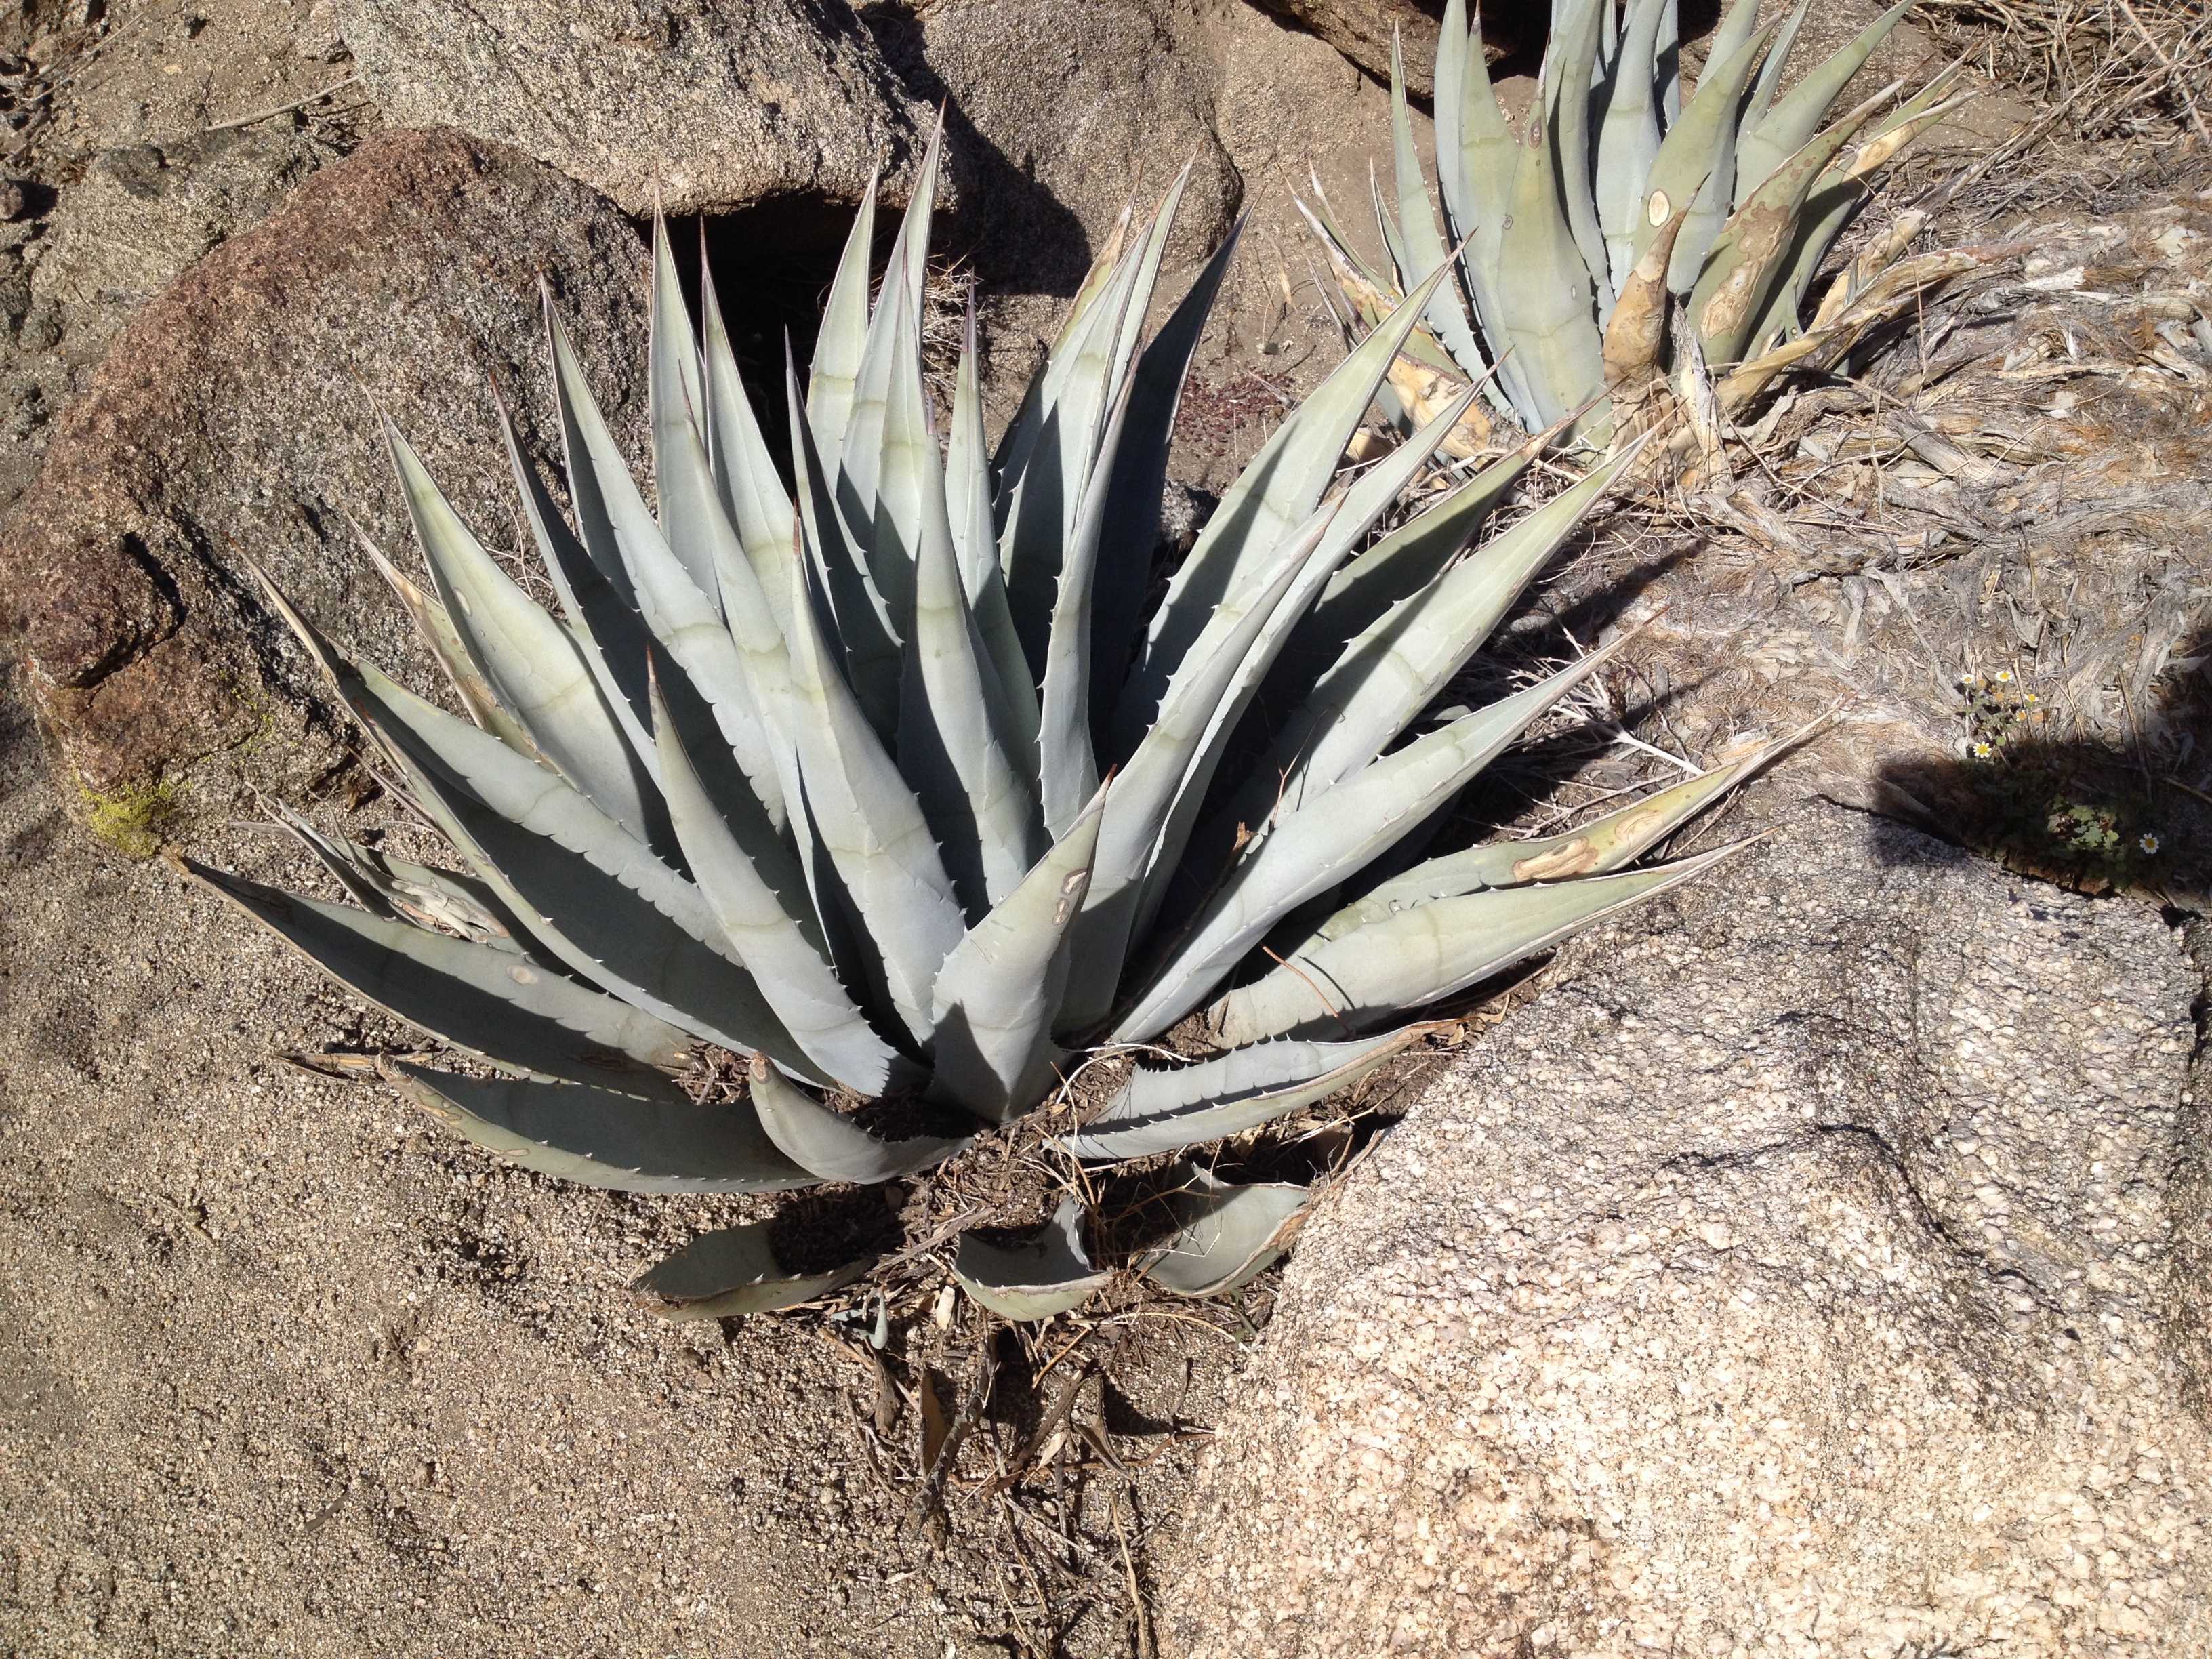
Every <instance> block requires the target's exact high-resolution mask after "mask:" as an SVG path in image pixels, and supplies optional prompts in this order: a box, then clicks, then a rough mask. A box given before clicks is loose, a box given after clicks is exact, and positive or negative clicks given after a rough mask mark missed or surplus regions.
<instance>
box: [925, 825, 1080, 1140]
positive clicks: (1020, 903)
mask: <svg viewBox="0 0 2212 1659" xmlns="http://www.w3.org/2000/svg"><path fill="white" fill-rule="evenodd" d="M1105 799H1106V794H1105V792H1104V791H1103V790H1102V791H1100V792H1099V793H1097V794H1096V795H1094V796H1093V797H1092V799H1091V804H1090V805H1088V806H1086V807H1085V809H1084V811H1082V813H1081V814H1080V815H1079V816H1078V817H1077V818H1076V820H1075V822H1074V823H1072V824H1071V825H1069V826H1068V829H1067V831H1066V834H1064V835H1062V836H1060V839H1059V840H1058V841H1056V842H1054V843H1053V846H1052V848H1051V850H1050V851H1048V853H1046V854H1045V855H1044V856H1043V857H1042V859H1040V860H1037V864H1036V868H1035V869H1033V870H1031V871H1030V872H1029V874H1028V875H1027V876H1026V877H1025V878H1024V879H1023V881H1022V884H1021V885H1019V886H1018V887H1017V888H1015V889H1014V890H1013V891H1012V893H1011V894H1009V895H1008V896H1006V898H1005V899H1003V900H1002V901H1000V903H999V905H998V906H997V908H994V909H993V910H992V912H991V914H990V915H987V916H986V917H984V918H983V920H982V921H979V922H977V923H976V924H975V927H972V928H970V929H969V932H968V935H967V937H966V938H964V939H962V940H961V941H960V943H959V945H957V946H956V947H955V948H954V950H953V951H952V953H951V955H950V956H948V957H945V967H944V969H942V971H940V972H939V975H938V976H937V987H936V990H935V993H934V1006H933V1010H932V1013H933V1017H934V1018H935V1020H936V1023H937V1041H936V1044H935V1047H934V1048H933V1051H932V1058H933V1065H934V1067H935V1073H936V1088H937V1091H938V1093H939V1095H940V1096H942V1097H944V1098H945V1099H948V1100H954V1101H957V1102H959V1103H961V1104H962V1105H963V1106H965V1107H967V1108H968V1109H969V1110H971V1111H975V1112H979V1113H984V1114H987V1115H991V1116H994V1117H996V1118H998V1119H999V1120H1000V1121H1006V1119H1008V1118H1011V1117H1013V1116H1015V1115H1018V1114H1019V1113H1021V1112H1024V1111H1026V1110H1027V1109H1029V1108H1030V1107H1031V1106H1033V1105H1035V1104H1036V1103H1037V1102H1038V1101H1039V1100H1041V1099H1042V1098H1043V1097H1044V1096H1045V1094H1046V1092H1047V1091H1048V1089H1049V1088H1050V1086H1051V1083H1052V1078H1053V1066H1054V1061H1056V1060H1058V1059H1059V1057H1060V1050H1059V1048H1057V1046H1055V1045H1054V1042H1053V1040H1052V1030H1053V1024H1054V1021H1055V1020H1056V1019H1057V1018H1059V1016H1060V999H1061V997H1062V995H1063V994H1065V992H1066V988H1067V962H1068V945H1069V941H1070V939H1071V938H1072V936H1073V929H1074V923H1075V919H1076V917H1077V916H1078V915H1080V914H1081V912H1082V908H1083V900H1084V896H1085V894H1086V893H1087V892H1089V891H1090V889H1091V860H1092V859H1093V857H1094V856H1096V854H1097V846H1098V821H1099V817H1100V815H1101V811H1102V809H1103V806H1104V805H1105Z"/></svg>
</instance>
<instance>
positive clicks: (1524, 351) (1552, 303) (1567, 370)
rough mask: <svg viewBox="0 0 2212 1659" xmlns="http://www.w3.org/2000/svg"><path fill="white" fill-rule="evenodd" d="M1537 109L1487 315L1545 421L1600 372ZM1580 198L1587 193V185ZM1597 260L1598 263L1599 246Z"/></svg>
mask: <svg viewBox="0 0 2212 1659" xmlns="http://www.w3.org/2000/svg"><path fill="white" fill-rule="evenodd" d="M1584 3H1585V4H1586V3H1587V0H1584ZM1547 72H1548V71H1547ZM1544 108H1545V106H1544V105H1543V104H1542V103H1541V102H1540V103H1539V104H1538V106H1536V107H1535V108H1534V110H1532V111H1531V112H1530V114H1529V119H1528V125H1527V127H1526V128H1525V129H1524V131H1523V135H1522V143H1521V157H1520V161H1519V163H1518V164H1517V165H1516V167H1515V168H1514V170H1513V195H1512V198H1511V204H1510V210H1509V211H1508V213H1507V216H1506V219H1505V222H1504V229H1503V231H1502V233H1501V240H1500V242H1499V246H1498V266H1499V270H1500V271H1501V273H1503V274H1504V276H1505V280H1504V281H1502V282H1501V283H1500V284H1499V290H1498V295H1497V299H1498V308H1497V311H1496V313H1495V314H1496V317H1497V319H1498V332H1499V334H1500V336H1501V337H1502V340H1503V343H1502V345H1501V347H1500V350H1501V352H1503V351H1507V350H1510V352H1511V353H1512V354H1513V355H1514V356H1515V357H1516V359H1517V360H1518V361H1519V362H1520V365H1521V371H1522V375H1523V376H1524V378H1525V379H1526V380H1527V382H1528V387H1529V398H1530V404H1531V409H1532V410H1533V412H1534V416H1535V417H1536V419H1537V420H1539V421H1541V422H1545V423H1546V424H1549V423H1550V422H1553V421H1557V420H1559V419H1561V418H1563V417H1564V416H1567V415H1568V414H1570V413H1571V412H1573V411H1574V410H1578V409H1580V408H1581V407H1582V406H1583V404H1588V403H1589V402H1590V400H1591V399H1593V398H1596V397H1597V396H1598V394H1599V393H1600V392H1602V391H1603V390H1604V386H1605V373H1604V369H1603V367H1602V366H1601V362H1600V361H1599V337H1598V325H1597V318H1598V311H1597V305H1596V299H1595V295H1594V294H1593V293H1592V291H1591V288H1590V276H1589V266H1588V265H1587V264H1585V263H1584V258H1583V253H1582V252H1581V250H1580V249H1579V248H1578V247H1577V244H1576V240H1575V236H1574V232H1573V229H1572V228H1571V225H1570V224H1569V222H1568V221H1567V220H1566V219H1565V217H1564V216H1562V215H1561V213H1560V211H1559V168H1558V167H1556V166H1555V165H1554V164H1553V157H1552V140H1551V136H1550V134H1549V133H1548V132H1547V130H1546V127H1545V123H1544V119H1543V111H1544ZM1582 193H1583V195H1587V194H1588V193H1589V187H1588V183H1587V180H1585V182H1584V185H1583V191H1582ZM1597 257H1598V259H1599V260H1600V262H1601V263H1602V261H1603V259H1604V258H1605V252H1604V248H1603V246H1602V245H1601V246H1599V249H1598V253H1597ZM1601 424H1602V422H1601V421H1598V422H1592V426H1593V431H1592V434H1591V435H1593V436H1595V435H1596V433H1595V427H1596V426H1598V425H1601Z"/></svg>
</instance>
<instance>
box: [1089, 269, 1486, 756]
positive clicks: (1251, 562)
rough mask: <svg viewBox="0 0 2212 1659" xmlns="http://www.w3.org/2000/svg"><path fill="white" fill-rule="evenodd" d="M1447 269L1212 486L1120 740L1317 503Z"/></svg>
mask: <svg viewBox="0 0 2212 1659" xmlns="http://www.w3.org/2000/svg"><path fill="white" fill-rule="evenodd" d="M1447 269H1448V267H1445V266H1438V267H1437V269H1436V270H1433V271H1431V273H1430V274H1429V276H1428V279H1427V280H1426V281H1425V282H1424V283H1421V285H1420V286H1419V288H1417V289H1414V290H1413V293H1412V294H1410V295H1407V298H1406V299H1405V301H1403V302H1402V303H1401V304H1400V305H1399V306H1398V307H1397V308H1396V309H1395V310H1394V311H1393V312H1392V313H1390V315H1389V318H1388V319H1386V320H1385V321H1384V322H1383V325H1381V326H1380V327H1378V328H1376V329H1375V330H1373V331H1370V333H1369V334H1368V336H1367V337H1366V338H1365V339H1364V340H1362V341H1361V342H1360V343H1358V345H1357V346H1356V347H1354V348H1353V349H1352V351H1351V353H1350V354H1349V355H1347V356H1346V358H1345V359H1344V361H1343V362H1340V363H1339V364H1338V365H1337V366H1336V368H1334V369H1332V370H1331V371H1330V372H1329V374H1328V379H1326V380H1323V381H1322V383H1321V385H1320V386H1318V387H1316V389H1315V391H1314V393H1313V395H1312V396H1311V397H1310V398H1307V399H1306V401H1305V402H1304V404H1301V405H1299V407H1298V408H1297V409H1296V410H1293V411H1291V414H1290V415H1289V416H1287V417H1286V418H1285V420H1284V422H1283V423H1282V424H1281V425H1280V426H1279V427H1277V428H1275V430H1274V434H1273V436H1271V437H1270V438H1269V439H1268V440H1267V442H1266V443H1265V444H1264V445H1263V446H1261V450H1260V453H1258V454H1257V455H1255V456H1254V457H1253V458H1252V460H1251V462H1250V463H1249V465H1247V466H1246V467H1245V469H1244V471H1243V473H1242V474H1241V475H1240V476H1239V477H1238V478H1237V482H1236V483H1233V484H1231V486H1230V487H1229V490H1228V493H1227V494H1225V495H1223V496H1222V498H1221V505H1220V506H1219V507H1217V508H1216V509H1215V510H1214V513H1213V516H1212V518H1211V519H1209V520H1206V528H1205V529H1204V530H1203V531H1202V532H1200V534H1199V538H1198V541H1197V543H1196V544H1194V546H1193V547H1192V548H1191V550H1190V554H1189V556H1188V557H1187V558H1185V559H1184V561H1183V562H1182V565H1181V566H1179V567H1178V568H1176V573H1175V574H1174V576H1173V577H1172V578H1171V579H1170V580H1169V583H1168V592H1167V598H1166V599H1165V600H1164V602H1163V603H1162V605H1161V606H1160V608H1159V611H1158V613H1157V614H1155V616H1154V617H1153V618H1152V628H1151V630H1150V633H1149V636H1148V637H1147V639H1146V643H1145V652H1144V656H1143V659H1141V660H1140V661H1139V663H1138V665H1137V666H1136V668H1135V669H1134V670H1133V671H1132V672H1131V674H1130V676H1129V683H1128V685H1127V688H1126V689H1125V690H1123V692H1122V696H1121V708H1119V709H1118V710H1117V711H1116V721H1117V726H1118V730H1119V732H1120V733H1121V740H1122V743H1123V744H1126V743H1127V738H1128V733H1129V732H1132V731H1138V732H1141V731H1142V730H1143V729H1144V727H1145V726H1146V723H1147V722H1149V721H1150V720H1151V719H1152V714H1153V711H1154V710H1156V709H1158V708H1159V707H1160V703H1161V699H1162V697H1163V696H1164V695H1165V693H1166V690H1167V686H1168V682H1169V680H1170V678H1172V676H1173V675H1174V674H1175V672H1176V670H1177V669H1178V668H1180V667H1181V666H1182V664H1183V662H1184V660H1185V659H1186V658H1187V657H1188V654H1189V653H1190V651H1191V649H1192V647H1193V646H1194V643H1195V642H1196V641H1198V639H1199V638H1200V636H1201V635H1202V634H1203V632H1204V630H1205V629H1206V625H1207V623H1209V622H1210V621H1211V620H1212V617H1213V615H1214V612H1215V611H1216V610H1217V609H1218V607H1219V605H1221V604H1222V603H1223V601H1225V600H1227V599H1231V598H1234V597H1235V596H1236V595H1237V593H1238V592H1239V591H1240V590H1242V589H1243V588H1245V587H1246V586H1247V585H1248V584H1249V585H1251V586H1253V587H1255V588H1256V587H1257V586H1258V585H1259V584H1260V583H1261V582H1263V581H1264V580H1267V579H1266V578H1265V577H1264V576H1262V575H1261V574H1260V573H1261V570H1262V569H1263V568H1272V567H1271V565H1270V560H1269V556H1270V555H1271V554H1272V553H1273V551H1274V550H1276V549H1278V548H1279V547H1280V546H1281V545H1282V544H1283V540H1284V538H1285V536H1287V535H1289V534H1290V533H1291V532H1292V530H1293V529H1294V527H1295V526H1297V525H1298V524H1299V523H1300V522H1301V521H1302V520H1304V519H1305V518H1306V517H1307V516H1308V515H1309V514H1310V513H1312V511H1313V510H1314V508H1315V507H1316V506H1318V505H1319V504H1320V501H1321V497H1322V491H1323V490H1324V489H1326V488H1327V486H1328V481H1329V477H1330V476H1331V474H1332V473H1333V472H1334V470H1335V466H1336V463H1337V460H1338V459H1339V458H1340V456H1341V455H1342V454H1343V453H1344V447H1345V445H1346V444H1347V443H1349V442H1351V441H1352V434H1353V432H1355V431H1357V430H1358V426H1359V421H1360V417H1361V416H1363V415H1364V413H1365V412H1366V410H1367V405H1368V404H1370V403H1371V402H1372V401H1373V400H1374V398H1375V392H1376V387H1378V386H1381V385H1382V384H1383V377H1384V375H1385V374H1388V373H1389V368H1390V364H1391V361H1392V360H1393V359H1394V358H1395V357H1396V356H1397V355H1398V352H1399V349H1400V348H1401V347H1402V346H1403V345H1404V344H1405V343H1406V340H1407V337H1408V336H1409V335H1410V334H1411V333H1412V332H1413V326H1414V325H1415V324H1416V323H1417V322H1419V320H1420V317H1421V313H1422V312H1423V310H1424V309H1425V307H1427V305H1428V303H1429V301H1430V299H1431V297H1432V296H1433V295H1434V294H1435V292H1436V289H1437V287H1438V286H1439V285H1440V284H1441V283H1442V282H1443V277H1444V275H1445V271H1446V270H1447ZM1125 752H1126V750H1125Z"/></svg>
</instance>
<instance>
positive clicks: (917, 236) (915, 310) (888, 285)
mask: <svg viewBox="0 0 2212 1659" xmlns="http://www.w3.org/2000/svg"><path fill="white" fill-rule="evenodd" d="M944 165H945V106H943V105H941V104H940V105H939V106H938V111H937V123H936V125H934V126H933V127H931V128H930V130H929V143H927V144H926V145H924V146H923V147H922V152H921V169H920V170H919V171H918V172H916V173H915V177H914V190H913V192H912V194H910V195H909V196H908V197H907V204H906V211H905V212H904V213H902V214H901V215H900V216H899V228H898V234H897V235H896V236H894V237H893V238H892V239H891V257H890V264H889V265H888V267H886V269H885V270H884V293H879V294H878V295H877V296H876V303H877V304H878V306H880V305H881V304H882V303H883V301H884V294H896V295H897V296H898V297H899V298H900V299H902V301H904V302H905V305H906V309H907V320H908V324H909V325H911V326H912V327H913V329H914V331H915V336H916V337H917V338H918V337H920V336H921V321H922V295H923V289H925V288H926V287H927V283H928V281H929V227H930V222H931V220H932V218H933V216H934V215H935V213H936V210H937V179H938V175H939V173H941V172H942V171H943V169H944ZM870 320H871V324H872V321H873V319H870Z"/></svg>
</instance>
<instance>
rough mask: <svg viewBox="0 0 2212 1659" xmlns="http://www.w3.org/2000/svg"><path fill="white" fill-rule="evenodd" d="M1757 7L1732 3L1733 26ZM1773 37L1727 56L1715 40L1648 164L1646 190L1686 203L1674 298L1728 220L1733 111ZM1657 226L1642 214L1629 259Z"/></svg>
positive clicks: (1746, 1)
mask: <svg viewBox="0 0 2212 1659" xmlns="http://www.w3.org/2000/svg"><path fill="white" fill-rule="evenodd" d="M1757 3H1758V0H1738V3H1737V6H1736V9H1735V11H1732V12H1730V13H1729V22H1730V23H1733V22H1735V21H1736V19H1737V18H1738V17H1739V15H1741V16H1742V17H1744V18H1745V19H1746V20H1748V18H1749V15H1750V14H1751V13H1752V12H1753V10H1755V9H1756V7H1757ZM1773 33H1774V31H1773V28H1772V27H1771V26H1770V27H1766V28H1763V29H1759V30H1756V31H1753V32H1751V33H1747V34H1746V35H1745V36H1744V38H1743V39H1742V40H1739V41H1737V42H1736V44H1735V46H1733V47H1732V48H1731V49H1730V50H1729V52H1728V53H1727V54H1726V55H1725V56H1723V54H1722V52H1721V51H1720V47H1719V45H1718V43H1717V41H1716V44H1715V46H1714V48H1713V52H1712V55H1711V57H1710V58H1707V59H1706V64H1707V67H1706V70H1705V74H1704V76H1702V77H1701V78H1700V79H1699V82H1698V89H1697V91H1696V92H1695V93H1694V94H1692V95H1691V98H1690V102H1689V106H1688V107H1687V108H1686V109H1685V110H1683V112H1682V118H1681V119H1680V120H1679V121H1677V122H1675V123H1674V125H1673V126H1672V127H1670V128H1668V132H1667V137H1665V138H1664V139H1663V140H1662V142H1661V143H1660V145H1659V153H1658V155H1656V156H1655V157H1653V159H1652V162H1651V170H1650V174H1649V175H1648V177H1647V183H1648V184H1649V185H1650V191H1651V192H1652V193H1654V194H1663V195H1664V196H1665V197H1667V199H1668V201H1669V202H1672V203H1674V204H1682V203H1688V204H1689V213H1688V216H1687V217H1686V220H1685V221H1684V223H1683V225H1682V228H1681V230H1680V234H1678V235H1677V237H1676V238H1675V242H1674V257H1673V259H1672V261H1671V262H1670V263H1669V264H1668V276H1667V286H1668V290H1669V291H1670V292H1672V293H1674V294H1678V295H1681V294H1687V293H1688V292H1689V291H1690V289H1692V287H1694V286H1695V285H1696V283H1697V280H1698V273H1699V271H1700V270H1703V269H1704V268H1705V255H1706V253H1707V252H1709V251H1710V250H1711V247H1712V245H1713V239H1714V238H1715V237H1717V236H1718V235H1719V234H1720V233H1721V226H1722V225H1723V223H1724V222H1726V220H1727V218H1728V208H1729V199H1730V197H1731V195H1732V193H1733V191H1734V188H1735V135H1736V106H1737V105H1738V104H1739V103H1740V102H1741V100H1742V97H1743V88H1744V83H1745V82H1747V81H1748V80H1749V79H1750V78H1751V72H1752V70H1753V69H1754V68H1756V67H1757V66H1758V64H1759V54H1760V53H1762V52H1765V50H1766V43H1767V41H1768V40H1770V39H1771V37H1772V35H1773ZM1661 228H1662V227H1661V226H1659V225H1655V224H1653V223H1652V222H1651V220H1650V215H1649V214H1648V213H1647V214H1646V215H1645V216H1644V218H1643V219H1642V221H1641V222H1639V223H1638V226H1637V228H1636V233H1635V235H1634V237H1633V239H1632V240H1631V242H1630V244H1629V252H1630V253H1631V255H1632V258H1633V259H1634V260H1636V261H1641V260H1642V259H1643V258H1644V254H1645V253H1647V252H1650V247H1651V244H1652V242H1653V241H1654V240H1656V238H1657V236H1658V234H1659V231H1660V229H1661Z"/></svg>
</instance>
